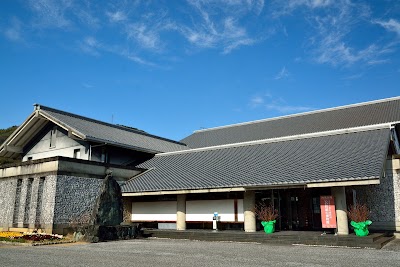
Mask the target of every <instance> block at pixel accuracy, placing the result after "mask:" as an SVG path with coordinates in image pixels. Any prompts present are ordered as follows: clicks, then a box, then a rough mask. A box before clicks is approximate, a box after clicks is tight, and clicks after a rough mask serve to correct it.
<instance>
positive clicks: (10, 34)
mask: <svg viewBox="0 0 400 267" xmlns="http://www.w3.org/2000/svg"><path fill="white" fill-rule="evenodd" d="M22 34H23V30H22V22H21V21H20V20H19V19H18V18H16V17H13V18H12V19H11V25H10V26H9V27H7V28H6V29H5V30H4V36H5V37H6V38H7V39H8V40H10V41H13V42H23V41H24V37H23V36H22Z"/></svg>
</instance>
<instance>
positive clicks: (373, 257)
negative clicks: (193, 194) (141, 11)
mask: <svg viewBox="0 0 400 267" xmlns="http://www.w3.org/2000/svg"><path fill="white" fill-rule="evenodd" d="M393 250H395V249H392V250H374V249H350V248H331V247H309V246H274V245H269V244H256V243H230V242H206V241H189V240H168V239H136V240H129V241H118V242H108V243H97V244H69V245H52V246H41V247H12V246H0V266H2V267H11V266H60V267H62V266H68V267H71V266H88V267H102V266H112V267H117V266H124V267H127V266H163V267H174V266H228V267H234V266H263V267H265V266H274V267H276V266H324V267H326V266H400V252H399V251H393Z"/></svg>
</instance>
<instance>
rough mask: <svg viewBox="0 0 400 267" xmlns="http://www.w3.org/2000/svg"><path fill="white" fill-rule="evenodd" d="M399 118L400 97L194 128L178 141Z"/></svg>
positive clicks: (194, 143) (205, 143)
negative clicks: (220, 125)
mask: <svg viewBox="0 0 400 267" xmlns="http://www.w3.org/2000/svg"><path fill="white" fill-rule="evenodd" d="M399 122H400V97H394V98H388V99H382V100H377V101H372V102H365V103H360V104H354V105H348V106H342V107H336V108H330V109H324V110H318V111H311V112H305V113H300V114H295V115H289V116H282V117H277V118H272V119H265V120H258V121H251V122H246V123H239V124H234V125H228V126H222V127H216V128H210V129H204V130H198V131H195V132H194V133H193V134H192V135H190V136H188V137H186V138H184V139H183V140H181V142H183V143H185V144H187V145H188V146H189V147H191V148H199V147H209V146H218V145H224V144H232V143H240V142H248V141H254V140H263V139H269V138H277V137H282V136H293V135H301V134H307V133H316V132H325V131H332V130H337V129H346V128H354V127H360V126H367V125H376V124H397V123H399Z"/></svg>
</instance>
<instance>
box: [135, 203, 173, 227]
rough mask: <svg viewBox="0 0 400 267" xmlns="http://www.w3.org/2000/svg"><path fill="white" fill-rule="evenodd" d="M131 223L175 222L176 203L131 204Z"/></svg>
mask: <svg viewBox="0 0 400 267" xmlns="http://www.w3.org/2000/svg"><path fill="white" fill-rule="evenodd" d="M132 221H172V222H175V221H176V201H157V202H133V203H132Z"/></svg>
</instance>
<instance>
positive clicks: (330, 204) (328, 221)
mask: <svg viewBox="0 0 400 267" xmlns="http://www.w3.org/2000/svg"><path fill="white" fill-rule="evenodd" d="M320 204H321V221H322V228H336V209H335V199H334V198H333V196H321V199H320Z"/></svg>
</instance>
